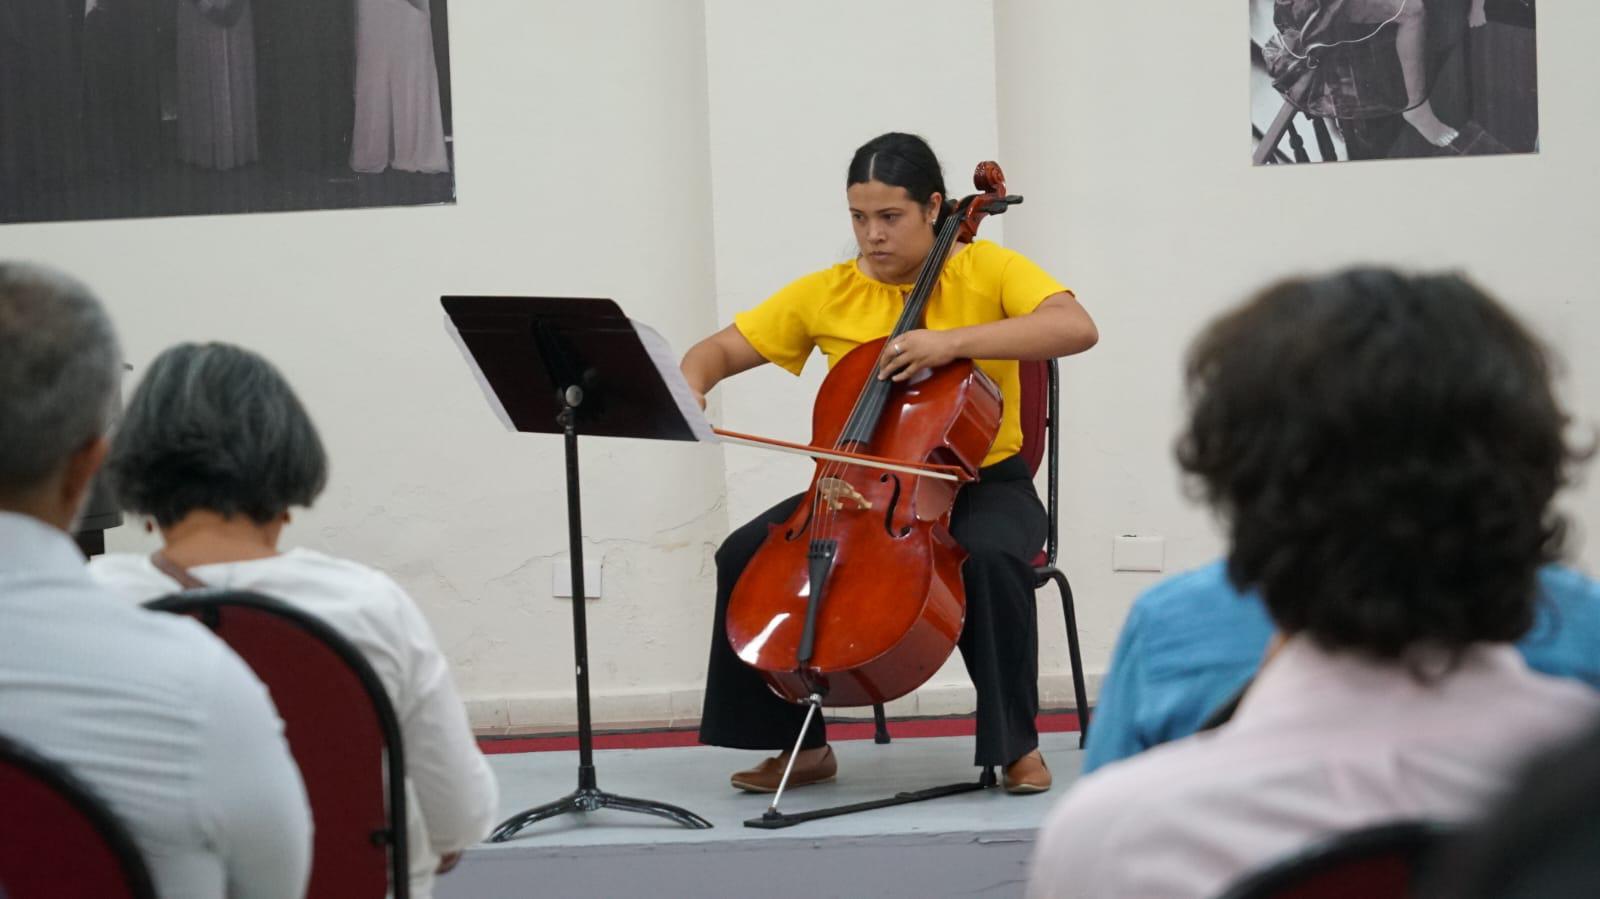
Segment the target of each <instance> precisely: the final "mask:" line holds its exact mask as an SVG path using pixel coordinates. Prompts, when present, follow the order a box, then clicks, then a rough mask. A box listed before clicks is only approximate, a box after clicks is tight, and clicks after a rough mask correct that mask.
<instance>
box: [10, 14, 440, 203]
mask: <svg viewBox="0 0 1600 899" xmlns="http://www.w3.org/2000/svg"><path fill="white" fill-rule="evenodd" d="M445 3H446V0H6V2H3V3H0V223H14V222H47V221H63V220H81V219H107V218H128V217H149V216H169V215H204V214H218V213H240V212H277V211H287V210H307V209H345V208H353V207H369V206H397V205H422V204H436V203H450V202H454V200H455V175H454V165H453V153H452V151H451V139H452V134H451V127H450V61H449V49H448V48H449V41H448V36H447V28H446V20H447V14H446V9H445Z"/></svg>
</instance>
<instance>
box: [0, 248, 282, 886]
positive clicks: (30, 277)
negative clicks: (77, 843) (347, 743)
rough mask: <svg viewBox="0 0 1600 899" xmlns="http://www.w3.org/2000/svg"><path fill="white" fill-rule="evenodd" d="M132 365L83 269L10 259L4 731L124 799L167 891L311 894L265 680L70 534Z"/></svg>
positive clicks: (2, 363)
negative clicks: (93, 563) (80, 273)
mask: <svg viewBox="0 0 1600 899" xmlns="http://www.w3.org/2000/svg"><path fill="white" fill-rule="evenodd" d="M121 370H122V353H121V350H120V349H119V348H118V346H117V338H116V335H115V334H114V333H113V331H112V328H111V322H110V321H109V320H108V319H107V318H106V314H105V312H104V311H103V310H102V309H101V307H100V304H99V302H97V301H96V300H95V299H94V297H93V296H92V295H91V294H90V293H89V291H88V290H87V289H86V288H85V287H84V286H83V285H81V284H78V283H77V282H75V281H72V280H69V279H67V278H65V277H62V276H60V275H58V274H56V273H53V272H50V271H47V270H44V269H40V268H35V267H31V266H24V265H15V264H9V263H0V435H4V437H3V438H0V732H3V733H4V734H5V735H6V736H8V737H11V738H13V739H15V740H18V741H20V742H22V743H25V744H27V745H29V746H30V747H32V748H33V749H34V750H35V751H37V752H39V753H41V754H43V755H44V756H46V757H47V758H50V759H52V760H54V761H56V762H58V763H60V764H62V765H65V766H66V767H67V768H69V769H70V770H71V771H72V772H73V773H74V774H76V775H77V776H78V777H79V778H80V779H82V780H83V781H84V782H86V783H87V784H88V785H89V787H90V788H91V789H92V790H93V791H94V793H95V794H96V795H98V796H99V797H100V798H101V799H103V800H105V802H106V803H107V804H109V805H110V807H111V810H112V812H113V813H114V814H116V816H117V817H118V818H119V819H120V820H121V821H122V823H123V824H124V825H125V826H126V827H127V829H128V831H129V832H130V833H131V834H132V836H133V840H134V842H135V844H137V846H138V848H139V853H140V855H142V856H143V857H144V861H145V863H146V865H147V866H148V867H149V868H150V873H151V876H152V877H153V879H154V881H155V887H156V892H157V893H159V894H160V895H161V896H162V897H163V899H214V897H218V896H224V895H226V896H228V897H230V899H299V897H300V896H301V895H302V894H303V893H304V892H305V886H306V877H307V874H308V873H309V871H310V864H311V829H310V828H311V821H310V812H309V811H308V809H307V808H306V795H305V788H304V787H303V786H302V785H301V782H300V771H299V769H298V768H296V767H295V764H294V759H293V758H291V757H290V755H289V748H288V746H287V745H286V744H285V743H284V739H283V724H282V722H281V721H279V720H278V716H277V712H276V711H275V710H274V709H273V707H272V701H271V699H270V698H268V696H267V691H266V689H265V688H264V687H262V685H261V682H260V681H259V680H257V679H256V677H255V675H254V674H252V673H251V672H250V669H249V668H247V667H246V666H245V664H244V663H243V662H241V661H240V660H239V658H238V656H235V655H234V654H233V653H232V652H231V651H229V649H228V647H227V646H226V645H224V644H223V642H222V641H221V640H218V639H217V638H216V637H215V636H214V635H213V634H212V633H211V632H209V631H207V630H206V629H205V628H204V627H202V626H201V625H200V624H199V623H198V622H195V621H191V620H188V619H186V618H179V617H177V616H174V615H164V614H159V613H156V612H147V611H145V610H143V609H139V608H137V607H133V606H129V605H127V604H125V603H121V602H118V601H117V599H116V598H115V597H114V596H113V595H112V594H111V593H109V592H108V591H107V590H106V589H105V588H104V587H101V586H100V585H98V584H96V583H95V582H94V581H93V580H91V579H90V578H89V576H88V575H87V574H86V573H85V572H84V568H83V555H82V554H81V553H80V552H79V551H78V547H77V546H76V545H74V544H73V542H72V538H71V537H69V536H68V531H69V530H70V529H71V527H72V522H73V519H74V518H75V517H76V516H77V514H78V511H79V509H80V508H81V507H82V505H83V500H84V497H85V495H86V494H87V490H88V486H89V481H90V478H92V477H93V476H94V473H95V470H96V469H97V468H99V467H100V462H101V460H102V459H103V458H104V457H105V453H106V438H105V433H106V427H107V425H108V423H109V422H110V419H111V414H112V412H113V411H114V410H115V408H116V402H117V393H118V390H117V388H118V382H119V379H120V376H121ZM4 807H5V798H4V797H0V808H4ZM3 892H4V889H3V887H0V893H3Z"/></svg>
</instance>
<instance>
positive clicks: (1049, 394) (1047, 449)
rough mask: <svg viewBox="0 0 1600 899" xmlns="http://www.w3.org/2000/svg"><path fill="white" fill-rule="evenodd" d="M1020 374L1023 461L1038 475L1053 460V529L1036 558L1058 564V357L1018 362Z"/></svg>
mask: <svg viewBox="0 0 1600 899" xmlns="http://www.w3.org/2000/svg"><path fill="white" fill-rule="evenodd" d="M1017 375H1018V378H1019V380H1020V381H1021V386H1022V391H1021V392H1022V399H1021V409H1020V410H1018V411H1019V412H1020V413H1021V422H1022V451H1021V452H1019V453H1018V455H1019V456H1021V457H1022V459H1023V461H1025V462H1027V463H1028V473H1029V474H1034V475H1037V474H1038V473H1039V466H1040V465H1041V464H1043V463H1044V462H1045V461H1046V460H1048V461H1049V464H1050V467H1049V481H1048V484H1047V486H1046V488H1045V498H1044V504H1045V512H1046V514H1047V515H1048V516H1049V524H1050V529H1049V531H1047V532H1046V535H1045V546H1044V552H1043V553H1042V554H1041V556H1042V557H1041V558H1039V559H1036V560H1035V563H1034V564H1035V567H1038V566H1040V565H1049V566H1054V565H1055V564H1056V534H1057V532H1058V531H1059V525H1058V522H1059V518H1058V514H1059V513H1058V512H1057V509H1056V491H1057V480H1058V478H1059V477H1060V472H1059V470H1058V464H1057V462H1058V459H1059V455H1060V454H1059V450H1058V446H1059V444H1058V440H1059V436H1058V434H1057V431H1058V428H1057V425H1058V421H1057V417H1056V416H1057V412H1058V405H1059V403H1060V400H1059V399H1058V397H1059V395H1060V390H1059V387H1058V381H1057V378H1058V377H1059V376H1058V374H1057V368H1056V360H1054V359H1045V360H1040V361H1034V362H1019V363H1017Z"/></svg>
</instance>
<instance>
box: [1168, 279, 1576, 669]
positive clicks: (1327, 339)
mask: <svg viewBox="0 0 1600 899" xmlns="http://www.w3.org/2000/svg"><path fill="white" fill-rule="evenodd" d="M1186 380H1187V386H1188V391H1189V404H1190V414H1189V421H1188V425H1187V428H1186V431H1185V433H1184V434H1183V435H1182V436H1181V437H1180V438H1179V441H1178V445H1177V457H1178V462H1179V464H1180V465H1181V466H1182V467H1183V469H1184V470H1185V471H1186V472H1188V474H1189V475H1191V476H1192V478H1193V480H1194V481H1195V482H1197V485H1198V487H1199V491H1198V492H1199V493H1200V494H1201V495H1203V496H1204V498H1205V499H1206V500H1207V501H1209V502H1210V503H1211V504H1212V506H1213V507H1214V508H1216V509H1217V510H1218V511H1219V512H1220V513H1221V514H1222V515H1223V517H1224V518H1225V519H1226V520H1227V522H1228V526H1229V529H1230V536H1231V544H1232V548H1231V550H1230V553H1229V556H1228V574H1229V577H1230V578H1231V579H1232V580H1233V582H1234V584H1235V585H1236V586H1238V587H1239V588H1240V589H1241V590H1249V589H1257V590H1259V591H1260V593H1261V595H1262V597H1263V598H1264V600H1265V602H1266V606H1267V609H1268V611H1269V612H1270V614H1271V615H1272V618H1273V620H1274V621H1275V622H1276V623H1277V626H1278V627H1279V629H1281V630H1282V631H1283V632H1285V633H1287V634H1300V633H1304V634H1307V635H1309V636H1310V637H1311V638H1312V639H1314V640H1315V641H1316V642H1317V643H1318V644H1319V645H1321V646H1322V647H1324V648H1326V649H1329V650H1352V651H1357V652H1360V653H1363V654H1366V655H1368V656H1369V657H1375V658H1379V659H1399V658H1401V657H1402V656H1404V655H1406V650H1407V649H1408V648H1409V647H1411V646H1413V645H1417V644H1431V645H1433V646H1438V647H1443V648H1444V649H1446V650H1449V657H1450V659H1451V660H1452V664H1453V660H1454V659H1455V658H1456V657H1458V656H1459V652H1460V650H1462V649H1463V648H1464V647H1466V646H1467V644H1469V643H1473V642H1475V641H1511V640H1515V639H1516V638H1517V637H1519V636H1521V635H1522V634H1523V633H1524V632H1525V631H1526V630H1527V629H1528V628H1529V627H1530V626H1531V624H1532V621H1533V609H1534V603H1535V594H1536V583H1535V573H1536V571H1537V570H1538V568H1539V566H1540V565H1542V564H1544V563H1546V562H1550V561H1553V560H1555V559H1556V557H1557V556H1558V555H1559V553H1560V549H1561V545H1562V541H1563V537H1564V534H1565V520H1564V519H1563V518H1562V517H1561V516H1560V515H1559V514H1557V513H1556V512H1555V510H1554V509H1553V508H1552V507H1551V499H1552V497H1553V496H1554V495H1555V494H1556V492H1557V491H1558V490H1559V489H1560V488H1561V487H1562V486H1563V485H1564V484H1565V483H1566V479H1567V473H1568V470H1569V465H1571V464H1572V463H1573V462H1575V461H1576V460H1577V459H1578V458H1579V457H1580V456H1581V455H1583V454H1580V453H1578V452H1576V451H1575V450H1573V449H1572V448H1571V447H1570V446H1569V444H1568V443H1567V442H1566V440H1565V438H1564V430H1565V427H1566V424H1567V417H1566V415H1565V414H1564V413H1563V411H1562V409H1561V408H1560V406H1559V405H1558V403H1557V402H1556V398H1555V396H1554V394H1553V392H1552V390H1551V384H1550V380H1551V364H1550V361H1549V360H1548V359H1547V357H1546V352H1545V350H1544V348H1543V347H1542V345H1541V344H1540V343H1539V342H1538V341H1537V340H1536V339H1535V338H1534V337H1533V336H1532V335H1530V334H1529V333H1528V331H1527V330H1525V329H1524V328H1523V327H1522V325H1521V324H1519V323H1518V322H1517V320H1516V319H1515V318H1513V317H1512V316H1511V315H1510V314H1509V313H1507V312H1506V311H1505V310H1504V309H1503V308H1501V307H1500V306H1499V305H1498V304H1497V303H1496V302H1495V301H1494V300H1492V299H1491V298H1490V297H1489V296H1487V295H1486V294H1484V293H1483V292H1482V291H1481V290H1479V289H1478V288H1477V287H1475V286H1473V285H1472V284H1470V283H1469V282H1467V281H1466V280H1464V279H1462V278H1460V277H1457V276H1454V275H1421V276H1406V275H1402V274H1398V273H1396V272H1393V271H1388V270H1383V269H1352V270H1349V271H1344V272H1341V273H1338V274H1335V275H1332V276H1330V277H1325V278H1318V279H1295V280H1289V281H1285V282H1282V283H1279V284H1276V285H1274V286H1272V287H1269V288H1267V289H1266V290H1265V291H1263V292H1262V293H1260V294H1259V295H1257V296H1256V297H1255V298H1254V299H1252V300H1250V301H1249V302H1247V303H1245V304H1244V305H1243V306H1242V307H1240V308H1239V309H1237V310H1235V311H1233V312H1231V313H1229V314H1227V315H1225V316H1223V317H1222V318H1220V319H1219V320H1217V321H1215V322H1213V323H1212V324H1211V325H1210V326H1209V327H1208V328H1207V329H1206V330H1205V331H1204V332H1203V333H1202V334H1201V336H1200V337H1199V339H1198V340H1197V341H1196V343H1195V345H1194V346H1193V348H1192V349H1191V351H1190V355H1189V359H1188V365H1187V371H1186Z"/></svg>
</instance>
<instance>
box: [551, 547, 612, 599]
mask: <svg viewBox="0 0 1600 899" xmlns="http://www.w3.org/2000/svg"><path fill="white" fill-rule="evenodd" d="M583 594H584V596H585V597H587V598H589V599H599V598H600V563H599V562H590V561H588V560H587V559H585V560H584V563H583ZM550 595H551V596H554V597H555V598H556V599H571V598H572V558H571V557H570V556H562V557H560V558H558V559H556V560H555V561H554V562H552V563H551V565H550Z"/></svg>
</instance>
